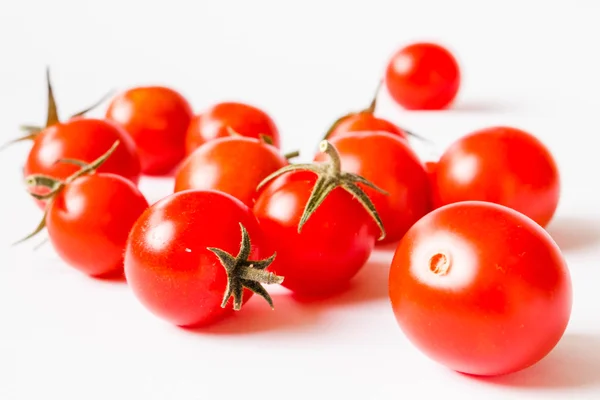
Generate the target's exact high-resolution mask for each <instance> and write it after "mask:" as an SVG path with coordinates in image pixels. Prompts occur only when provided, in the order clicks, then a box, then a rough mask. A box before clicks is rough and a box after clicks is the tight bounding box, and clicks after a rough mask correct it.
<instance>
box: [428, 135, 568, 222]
mask: <svg viewBox="0 0 600 400" xmlns="http://www.w3.org/2000/svg"><path fill="white" fill-rule="evenodd" d="M559 197H560V177H559V172H558V168H557V166H556V163H555V161H554V159H553V157H552V155H551V154H550V151H549V150H548V149H547V148H546V147H545V146H544V144H543V143H542V142H540V141H539V140H538V139H537V138H535V137H534V136H532V135H530V134H528V133H527V132H524V131H522V130H520V129H516V128H511V127H503V126H498V127H491V128H487V129H481V130H478V131H475V132H473V133H471V134H469V135H467V136H464V137H463V138H461V139H459V140H458V141H456V142H455V143H454V144H453V145H451V146H450V147H449V148H448V149H447V150H446V152H445V153H444V154H443V155H442V157H441V158H440V160H439V162H438V163H437V167H436V173H435V185H434V198H435V199H436V200H437V202H438V204H437V205H438V206H441V205H444V204H450V203H454V202H458V201H462V200H482V201H489V202H492V203H498V204H502V205H504V206H507V207H510V208H514V209H515V210H517V211H520V212H522V213H523V214H525V215H527V216H528V217H530V218H531V219H533V220H534V221H536V222H537V223H538V224H540V225H541V226H546V225H547V224H548V222H549V221H550V220H551V219H552V216H553V215H554V212H555V210H556V208H557V206H558V201H559Z"/></svg>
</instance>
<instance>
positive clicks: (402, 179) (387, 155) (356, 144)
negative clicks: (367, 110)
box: [315, 131, 431, 243]
mask: <svg viewBox="0 0 600 400" xmlns="http://www.w3.org/2000/svg"><path fill="white" fill-rule="evenodd" d="M331 144H333V145H334V146H335V148H336V149H337V150H338V152H339V154H340V158H341V163H342V170H344V171H347V172H352V173H355V174H358V175H360V176H362V177H364V178H366V179H368V180H369V181H370V182H372V183H373V184H375V185H377V186H378V187H380V188H381V189H383V190H385V191H386V192H387V195H385V194H383V193H380V192H378V191H376V190H374V189H372V188H369V187H368V186H364V187H363V189H364V190H365V192H366V193H367V195H368V196H369V197H370V198H371V200H372V201H373V204H374V205H375V208H376V209H377V212H378V213H379V215H380V216H381V220H382V221H383V226H384V227H385V231H386V237H385V239H384V240H383V241H382V242H381V243H389V242H395V241H398V240H399V239H400V238H402V236H403V235H404V234H405V233H406V231H407V230H408V229H409V228H410V227H411V226H412V225H413V224H414V223H415V222H417V220H419V219H420V218H421V217H422V216H423V215H425V214H426V213H428V212H429V211H430V210H431V200H430V198H431V190H430V183H429V178H428V175H427V173H426V172H425V168H424V166H423V164H422V163H421V161H420V160H419V158H418V156H417V155H416V154H415V153H414V152H413V151H412V150H411V149H410V147H409V146H408V144H407V142H406V141H405V140H403V139H401V138H399V137H398V136H397V135H393V134H390V133H387V132H372V131H367V132H363V133H349V134H347V135H344V136H340V137H338V138H336V139H333V140H332V141H331ZM324 159H325V155H324V154H323V153H319V154H317V156H316V157H315V160H316V161H323V160H324Z"/></svg>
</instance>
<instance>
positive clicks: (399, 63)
mask: <svg viewBox="0 0 600 400" xmlns="http://www.w3.org/2000/svg"><path fill="white" fill-rule="evenodd" d="M460 82H461V73H460V67H459V65H458V62H457V60H456V58H455V57H454V56H453V55H452V53H451V52H450V51H449V50H448V49H446V48H444V47H442V46H441V45H439V44H436V43H413V44H411V45H408V46H406V47H404V48H402V49H400V50H398V51H397V52H396V53H395V54H394V55H393V56H392V57H391V59H390V61H389V63H388V66H387V69H386V74H385V84H386V87H387V89H388V92H389V93H390V95H391V97H392V99H393V100H394V101H395V102H396V103H398V104H399V105H400V106H402V107H404V108H405V109H408V110H438V109H444V108H447V107H448V106H449V105H450V104H451V103H452V101H453V100H454V99H455V97H456V95H457V94H458V90H459V87H460Z"/></svg>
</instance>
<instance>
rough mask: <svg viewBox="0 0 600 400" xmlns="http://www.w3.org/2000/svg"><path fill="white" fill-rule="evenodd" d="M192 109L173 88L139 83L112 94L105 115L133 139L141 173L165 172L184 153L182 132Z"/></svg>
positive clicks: (186, 126) (178, 160) (162, 173)
mask: <svg viewBox="0 0 600 400" xmlns="http://www.w3.org/2000/svg"><path fill="white" fill-rule="evenodd" d="M192 115H193V110H192V108H191V106H190V104H189V103H188V101H187V100H186V99H185V98H184V97H183V96H182V95H181V94H180V93H178V92H176V91H175V90H173V89H170V88H167V87H162V86H142V87H135V88H131V89H129V90H126V91H124V92H122V93H121V94H119V95H118V96H117V97H115V98H114V99H113V100H112V102H111V103H110V104H109V106H108V109H107V111H106V118H107V119H109V120H111V121H114V122H116V123H118V124H119V125H121V126H122V127H124V128H125V130H126V131H127V132H128V133H129V135H131V137H132V138H133V140H134V142H135V144H136V146H137V149H138V152H139V155H140V159H141V163H142V172H143V173H145V174H148V175H164V174H167V173H170V172H171V171H172V170H173V168H175V167H176V165H177V164H178V163H179V162H180V161H181V160H182V159H183V158H184V156H185V133H186V131H187V128H188V126H189V124H190V120H191V118H192Z"/></svg>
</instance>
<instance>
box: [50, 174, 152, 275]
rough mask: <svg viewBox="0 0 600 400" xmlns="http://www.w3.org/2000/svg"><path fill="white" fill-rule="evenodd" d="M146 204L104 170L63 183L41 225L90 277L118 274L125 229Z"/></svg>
mask: <svg viewBox="0 0 600 400" xmlns="http://www.w3.org/2000/svg"><path fill="white" fill-rule="evenodd" d="M147 208H148V202H147V201H146V199H145V198H144V196H143V195H142V193H140V191H139V190H138V188H137V186H135V185H134V184H133V183H132V182H131V181H129V180H127V179H125V178H123V177H122V176H119V175H115V174H109V173H95V174H93V175H85V176H82V177H80V178H77V179H75V180H73V182H71V183H69V184H67V185H66V186H65V187H64V189H63V190H62V191H60V192H59V193H58V195H57V196H56V197H55V198H54V200H53V201H52V202H51V203H50V206H49V208H48V215H47V217H46V227H47V229H48V236H49V238H50V242H51V243H52V245H53V247H54V249H55V250H56V252H57V253H58V255H59V256H60V257H61V258H62V259H63V260H64V261H65V262H66V263H67V264H69V265H71V266H73V267H74V268H76V269H78V270H80V271H81V272H83V273H85V274H87V275H90V276H95V277H102V276H106V275H113V274H115V273H122V272H123V252H124V250H125V243H126V242H127V236H128V234H129V230H130V229H131V227H132V226H133V224H134V222H135V221H136V219H137V218H138V217H139V216H140V215H141V214H142V212H144V210H146V209H147Z"/></svg>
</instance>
